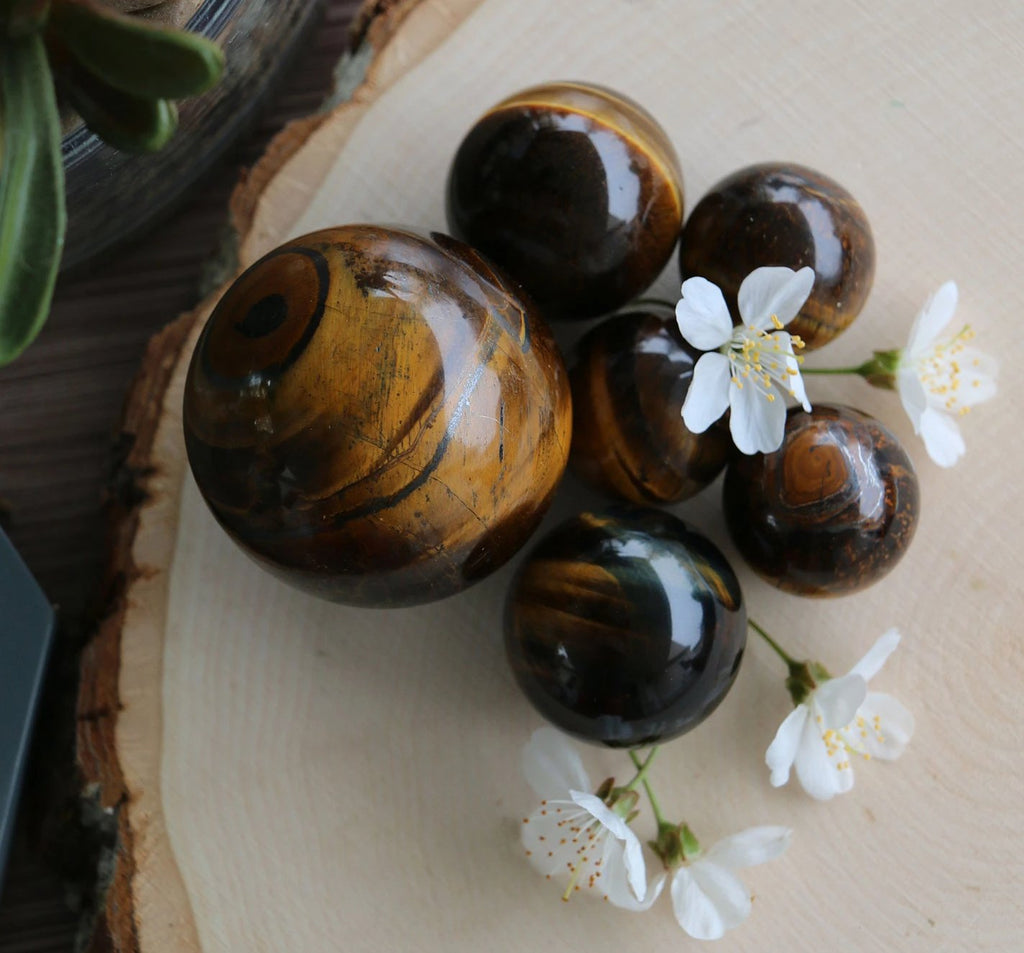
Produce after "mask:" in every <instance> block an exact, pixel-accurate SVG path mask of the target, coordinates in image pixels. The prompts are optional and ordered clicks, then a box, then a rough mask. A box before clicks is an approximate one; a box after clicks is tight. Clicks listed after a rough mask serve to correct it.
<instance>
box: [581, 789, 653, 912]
mask: <svg viewBox="0 0 1024 953" xmlns="http://www.w3.org/2000/svg"><path fill="white" fill-rule="evenodd" d="M572 799H573V801H574V802H575V803H576V804H578V805H579V806H580V807H582V808H583V809H584V810H586V811H589V812H590V814H591V815H593V817H594V818H596V820H597V821H598V822H599V823H600V824H601V825H602V826H603V827H605V828H607V829H608V830H609V831H610V832H611V834H612V836H613V837H615V838H617V839H618V840H620V841H622V843H623V848H624V853H623V861H624V863H625V867H626V877H627V879H628V881H629V886H630V887H631V888H632V890H633V893H634V894H635V895H636V898H637V900H643V899H644V893H645V891H646V890H647V870H646V867H645V865H644V852H643V847H642V846H641V844H640V839H639V838H638V837H637V836H636V834H634V833H633V829H632V828H631V827H630V826H629V825H628V824H627V823H626V821H625V820H624V819H623V818H621V817H619V815H618V814H616V813H615V812H614V811H613V810H611V809H610V808H609V807H608V806H607V805H606V804H605V803H604V801H602V800H601V799H600V798H599V797H598V796H597V795H596V794H588V793H587V792H585V791H573V792H572Z"/></svg>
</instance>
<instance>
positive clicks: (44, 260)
mask: <svg viewBox="0 0 1024 953" xmlns="http://www.w3.org/2000/svg"><path fill="white" fill-rule="evenodd" d="M223 71H224V55H223V53H222V52H221V50H220V48H219V47H217V46H216V44H213V43H211V42H210V41H208V40H205V39H203V38H201V37H198V36H196V35H194V34H192V33H188V32H186V31H183V30H178V29H173V28H170V27H165V26H161V25H157V24H154V23H152V22H149V21H146V20H142V19H140V18H138V17H133V16H129V15H125V14H122V13H118V12H117V11H115V10H112V9H111V8H109V7H107V6H104V5H103V4H102V3H100V2H98V0H0V365H2V364H6V363H8V362H10V361H12V360H14V358H16V357H17V356H18V355H19V354H20V353H21V352H22V351H23V350H24V349H25V348H26V347H28V345H29V344H30V343H31V342H32V340H33V339H34V338H35V336H36V335H37V334H38V333H39V330H40V328H41V327H42V326H43V323H44V322H45V321H46V318H47V316H48V314H49V311H50V301H51V298H52V296H53V287H54V283H55V281H56V278H57V268H58V265H59V264H60V256H61V250H62V248H63V244H64V231H65V226H66V221H67V213H66V210H65V204H64V167H63V163H62V160H61V125H60V118H59V113H58V105H57V103H58V97H59V98H60V100H61V101H63V102H66V103H67V104H68V105H69V106H71V107H72V108H73V109H74V110H75V111H77V113H78V114H79V116H81V118H82V120H83V122H84V123H85V124H86V125H87V126H88V127H89V129H91V130H92V131H93V132H94V133H95V134H96V135H98V136H99V137H100V138H102V139H103V140H105V141H106V142H108V143H109V144H110V145H112V146H114V147H115V148H117V149H121V150H124V151H129V152H154V151H156V150H158V149H160V148H162V147H163V146H164V145H165V144H166V143H167V141H168V140H169V139H170V138H171V136H172V135H173V134H174V130H175V128H176V126H177V109H176V108H175V105H174V100H177V99H182V98H185V97H187V96H193V95H196V94H198V93H202V92H205V91H206V90H207V89H209V88H210V87H212V86H213V85H215V84H216V83H217V81H218V80H219V79H220V77H221V74H222V73H223Z"/></svg>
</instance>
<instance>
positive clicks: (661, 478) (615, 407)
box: [569, 311, 732, 503]
mask: <svg viewBox="0 0 1024 953" xmlns="http://www.w3.org/2000/svg"><path fill="white" fill-rule="evenodd" d="M699 357H700V352H698V351H695V350H694V349H693V348H692V347H690V345H689V344H687V343H686V342H685V341H684V340H683V338H682V336H681V335H680V334H679V328H678V327H677V325H676V321H675V318H674V317H670V316H667V315H663V314H656V313H653V312H650V311H637V312H629V313H625V314H619V315H616V316H615V317H612V318H609V319H608V320H606V321H602V322H601V323H600V324H599V325H597V326H596V327H594V328H592V329H591V330H590V331H588V332H587V334H586V335H584V337H583V338H582V339H581V340H580V342H579V344H578V346H577V357H576V360H575V362H574V363H573V366H572V368H571V370H570V372H569V378H570V381H571V383H572V405H573V431H572V452H571V454H570V456H569V465H570V467H571V468H572V469H573V471H574V472H575V473H576V474H577V476H579V477H580V478H581V479H582V480H584V481H585V482H587V483H589V484H590V485H592V486H594V487H596V488H597V489H600V490H603V491H604V492H606V493H609V494H611V495H613V496H617V497H621V498H623V499H625V500H629V501H631V502H634V503H676V502H679V501H680V500H684V499H686V498H687V497H690V496H693V494H694V493H697V492H698V491H699V490H701V489H703V488H704V487H706V486H707V485H708V484H709V483H711V481H712V480H714V479H715V477H716V476H718V474H719V473H720V472H721V470H722V468H723V467H724V466H725V463H726V460H728V458H729V449H730V447H731V445H732V444H731V440H730V438H729V431H728V428H727V427H726V426H725V424H724V423H721V424H717V425H715V426H713V427H711V428H709V429H708V430H707V431H705V432H704V433H702V434H695V433H693V432H692V431H691V430H689V429H688V428H687V426H686V424H684V423H683V418H682V414H681V411H682V406H683V401H684V400H685V399H686V392H687V390H688V389H689V386H690V381H691V380H692V379H693V367H694V364H695V363H696V362H697V360H698V358H699Z"/></svg>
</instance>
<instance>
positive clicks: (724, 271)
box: [679, 163, 875, 349]
mask: <svg viewBox="0 0 1024 953" xmlns="http://www.w3.org/2000/svg"><path fill="white" fill-rule="evenodd" d="M764 265H786V266H787V267H789V268H793V269H794V270H798V269H800V268H803V267H804V266H805V265H810V266H811V267H812V268H813V269H814V271H815V280H814V287H813V288H812V289H811V294H810V297H809V298H808V299H807V303H806V304H805V305H804V307H803V308H802V309H801V311H800V314H799V315H797V317H796V318H795V319H794V320H793V321H792V322H791V323H790V324H789V325H788V327H787V330H789V331H791V332H792V333H794V334H798V335H800V336H801V337H802V338H803V340H804V343H805V344H806V345H807V348H808V349H814V348H818V347H821V346H822V345H823V344H827V343H828V342H829V341H831V340H832V339H833V338H834V337H836V335H838V334H839V333H840V332H842V331H843V330H845V329H846V328H847V327H848V326H849V325H850V323H851V322H852V321H853V319H854V318H855V317H857V315H858V314H859V313H860V311H861V308H863V307H864V302H865V301H866V300H867V297H868V293H869V292H870V291H871V283H872V281H873V280H874V277H875V242H874V239H873V238H872V235H871V226H870V225H869V224H868V220H867V216H866V215H865V214H864V211H863V209H862V208H861V207H860V205H859V204H858V203H857V201H856V199H854V197H853V196H852V195H850V193H849V192H847V191H846V189H844V188H843V187H842V186H841V185H839V183H837V182H834V181H833V180H832V179H830V178H828V177H827V176H824V175H822V174H821V173H820V172H815V171H813V170H812V169H807V168H804V167H803V166H799V165H792V164H782V163H766V164H764V165H754V166H749V167H748V168H745V169H741V170H740V171H739V172H734V173H733V174H732V175H730V176H728V177H727V178H725V179H723V180H722V181H721V182H719V183H718V184H717V185H716V186H715V187H714V188H713V189H711V191H710V192H708V194H707V195H705V196H704V198H702V199H701V200H700V202H698V203H697V206H696V207H695V208H694V210H693V211H692V212H691V213H690V217H689V218H688V219H687V220H686V226H685V228H684V229H683V234H682V237H681V238H680V240H679V266H680V270H681V272H682V277H683V279H684V280H685V279H687V278H690V277H693V276H694V275H699V276H701V277H704V278H707V279H708V280H709V281H712V282H714V283H715V284H716V285H718V286H719V287H720V288H721V289H722V292H723V294H724V295H725V300H726V301H727V302H728V304H729V308H730V310H731V311H732V313H733V320H735V321H738V320H739V316H738V311H737V310H736V295H737V293H738V292H739V287H740V284H741V282H742V281H743V279H744V278H746V276H747V275H748V274H750V272H752V271H753V270H754V269H755V268H760V267H762V266H764Z"/></svg>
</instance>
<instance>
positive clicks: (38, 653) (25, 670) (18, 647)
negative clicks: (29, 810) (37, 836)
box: [0, 531, 54, 883]
mask: <svg viewBox="0 0 1024 953" xmlns="http://www.w3.org/2000/svg"><path fill="white" fill-rule="evenodd" d="M53 628H54V611H53V607H52V606H51V605H50V603H49V602H48V601H47V599H46V596H44V595H43V591H42V590H41V589H40V588H39V585H38V584H37V583H36V581H35V579H33V578H32V574H31V573H30V572H29V571H28V568H27V567H26V566H25V563H24V562H22V560H21V557H20V556H19V555H18V554H17V552H16V551H15V549H14V547H13V546H12V545H11V543H10V541H9V540H8V539H7V537H6V536H5V535H4V534H3V532H2V531H0V883H2V879H3V870H4V867H5V865H6V862H7V852H8V849H9V847H10V841H11V831H12V829H13V827H14V819H15V816H16V814H17V808H18V795H19V792H20V790H21V779H22V775H23V774H24V771H25V761H26V759H27V758H28V750H29V744H30V742H31V738H32V723H33V721H34V720H35V712H36V706H37V704H38V702H39V695H40V692H41V691H42V684H43V674H44V671H45V668H46V659H47V656H48V654H49V651H50V643H51V642H52V640H53Z"/></svg>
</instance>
